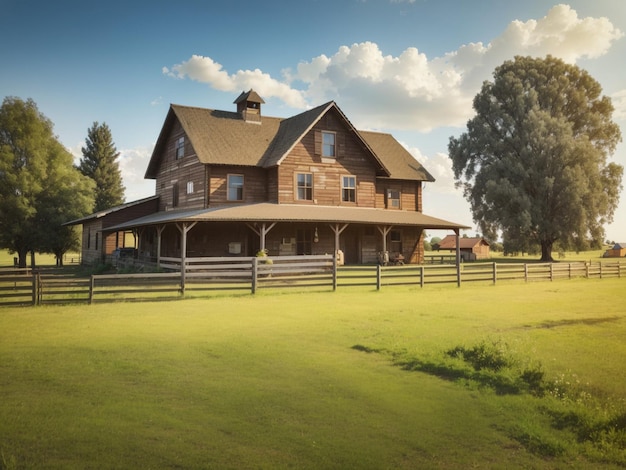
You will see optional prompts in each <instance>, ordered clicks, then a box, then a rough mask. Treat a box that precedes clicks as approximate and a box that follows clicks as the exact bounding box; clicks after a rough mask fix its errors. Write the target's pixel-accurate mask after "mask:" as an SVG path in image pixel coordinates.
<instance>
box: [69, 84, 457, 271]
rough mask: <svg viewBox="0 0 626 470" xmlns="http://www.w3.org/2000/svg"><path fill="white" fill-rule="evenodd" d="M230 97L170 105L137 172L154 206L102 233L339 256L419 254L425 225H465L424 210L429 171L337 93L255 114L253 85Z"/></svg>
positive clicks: (169, 248)
mask: <svg viewBox="0 0 626 470" xmlns="http://www.w3.org/2000/svg"><path fill="white" fill-rule="evenodd" d="M234 104H236V110H234V111H232V112H229V111H217V110H212V109H204V108H196V107H189V106H179V105H171V106H170V109H169V112H168V114H167V116H166V118H165V122H164V124H163V128H162V129H161V132H160V135H159V137H158V140H157V142H156V145H155V148H154V151H153V153H152V157H151V159H150V162H149V164H148V168H147V171H146V175H145V176H146V178H151V179H155V180H156V197H157V198H158V210H157V211H156V212H153V213H151V214H148V215H145V216H143V217H139V218H134V219H131V220H127V221H126V222H123V223H121V224H117V225H113V226H109V227H108V229H107V233H103V234H102V235H101V237H102V239H106V238H107V236H108V237H112V236H113V234H115V233H119V232H120V231H129V230H132V231H133V232H134V233H135V234H136V235H137V240H138V246H137V248H138V250H139V255H140V256H147V257H151V258H157V259H158V258H159V257H161V256H174V257H194V256H254V255H255V254H256V253H257V252H258V251H259V250H266V251H267V252H268V254H269V255H270V256H279V255H300V254H323V253H334V252H338V250H340V251H341V253H342V256H343V258H344V260H345V262H346V263H376V262H378V261H379V256H380V254H381V253H384V252H388V253H389V256H390V258H391V259H392V260H393V259H394V258H395V257H401V258H403V259H404V260H405V262H411V263H419V262H422V261H423V243H422V235H423V231H424V230H425V229H450V230H453V231H454V232H455V233H456V234H457V236H458V233H459V230H460V229H461V228H466V227H464V226H462V225H459V224H456V223H453V222H449V221H446V220H442V219H438V218H434V217H430V216H427V215H425V214H423V213H422V189H423V186H422V185H423V183H424V182H432V181H434V178H433V177H432V176H431V175H430V174H429V173H428V172H427V171H426V169H425V168H424V167H423V166H422V165H421V164H420V163H419V162H418V161H417V160H416V159H415V158H413V156H412V155H411V154H410V153H409V152H408V151H407V150H406V149H405V148H404V147H403V146H402V145H401V144H400V143H399V142H398V141H397V140H395V139H394V138H393V136H391V135H390V134H385V133H378V132H365V131H358V130H357V129H355V128H354V126H353V125H352V124H351V123H350V121H349V120H348V118H347V117H346V116H345V115H344V113H343V112H342V111H341V109H340V108H339V107H338V106H337V104H336V103H335V102H332V101H331V102H329V103H325V104H323V105H321V106H318V107H316V108H313V109H310V110H308V111H305V112H303V113H300V114H297V115H295V116H293V117H290V118H286V119H283V118H276V117H267V116H264V115H263V114H262V105H263V104H264V101H263V99H262V98H261V97H260V96H259V95H258V94H257V93H255V92H254V91H253V90H250V91H248V92H245V93H242V94H241V95H240V96H239V97H238V98H237V99H236V100H235V102H234ZM85 219H88V218H84V219H81V220H85ZM87 228H88V227H87ZM84 230H85V226H84V227H83V231H84ZM117 237H118V238H119V236H117ZM83 238H84V236H83Z"/></svg>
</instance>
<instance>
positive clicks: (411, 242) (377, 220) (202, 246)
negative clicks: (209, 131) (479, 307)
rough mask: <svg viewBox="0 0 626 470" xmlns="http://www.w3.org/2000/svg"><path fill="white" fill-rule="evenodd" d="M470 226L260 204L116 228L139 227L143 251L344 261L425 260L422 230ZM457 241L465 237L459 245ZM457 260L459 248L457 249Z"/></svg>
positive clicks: (408, 215)
mask: <svg viewBox="0 0 626 470" xmlns="http://www.w3.org/2000/svg"><path fill="white" fill-rule="evenodd" d="M464 228H468V227H465V226H462V225H459V224H456V223H453V222H449V221H446V220H442V219H438V218H435V217H431V216H428V215H425V214H422V213H419V212H412V211H411V212H409V211H400V210H398V211H392V210H383V209H371V208H358V207H354V208H346V207H328V206H314V205H306V206H305V205H295V204H293V205H287V204H280V205H279V204H272V203H258V204H247V205H236V206H222V207H216V208H209V209H198V210H187V211H165V212H158V213H154V214H151V215H148V216H144V217H141V218H138V219H135V220H131V221H128V222H126V223H124V224H120V225H118V226H115V227H111V229H112V230H121V229H125V230H133V231H135V233H136V234H137V240H138V246H137V249H138V252H139V256H140V257H144V258H147V259H152V260H153V261H154V262H156V263H157V265H159V264H160V259H161V258H162V257H171V256H174V257H180V258H181V259H185V258H188V257H207V256H216V257H218V256H230V257H237V256H255V255H256V254H257V253H259V252H261V251H263V252H265V253H266V254H268V255H269V256H294V255H316V254H336V255H337V257H338V261H339V262H340V263H346V264H377V263H379V264H387V263H394V262H402V263H410V264H422V263H423V261H424V251H423V243H422V240H423V237H422V236H423V233H424V230H427V229H433V230H434V229H437V230H441V229H446V230H451V231H453V233H454V234H455V236H456V237H459V235H460V230H461V229H464ZM457 246H458V244H457ZM456 261H457V264H459V262H460V253H457V257H456Z"/></svg>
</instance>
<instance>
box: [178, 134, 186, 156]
mask: <svg viewBox="0 0 626 470" xmlns="http://www.w3.org/2000/svg"><path fill="white" fill-rule="evenodd" d="M184 156H185V137H184V136H183V137H179V138H178V139H177V140H176V160H178V159H180V158H183V157H184Z"/></svg>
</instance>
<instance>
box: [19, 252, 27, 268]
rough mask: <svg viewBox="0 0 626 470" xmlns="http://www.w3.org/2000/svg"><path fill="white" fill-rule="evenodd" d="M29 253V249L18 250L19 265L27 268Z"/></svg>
mask: <svg viewBox="0 0 626 470" xmlns="http://www.w3.org/2000/svg"><path fill="white" fill-rule="evenodd" d="M27 255H28V250H17V259H18V261H17V267H18V268H25V267H26V256H27Z"/></svg>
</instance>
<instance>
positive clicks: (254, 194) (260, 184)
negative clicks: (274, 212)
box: [209, 166, 267, 206]
mask: <svg viewBox="0 0 626 470" xmlns="http://www.w3.org/2000/svg"><path fill="white" fill-rule="evenodd" d="M228 175H243V179H244V181H243V200H242V201H229V200H228ZM266 201H267V175H266V171H265V170H264V169H262V168H256V167H242V166H214V167H212V168H211V169H210V171H209V206H216V205H224V204H230V203H251V202H266Z"/></svg>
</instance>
